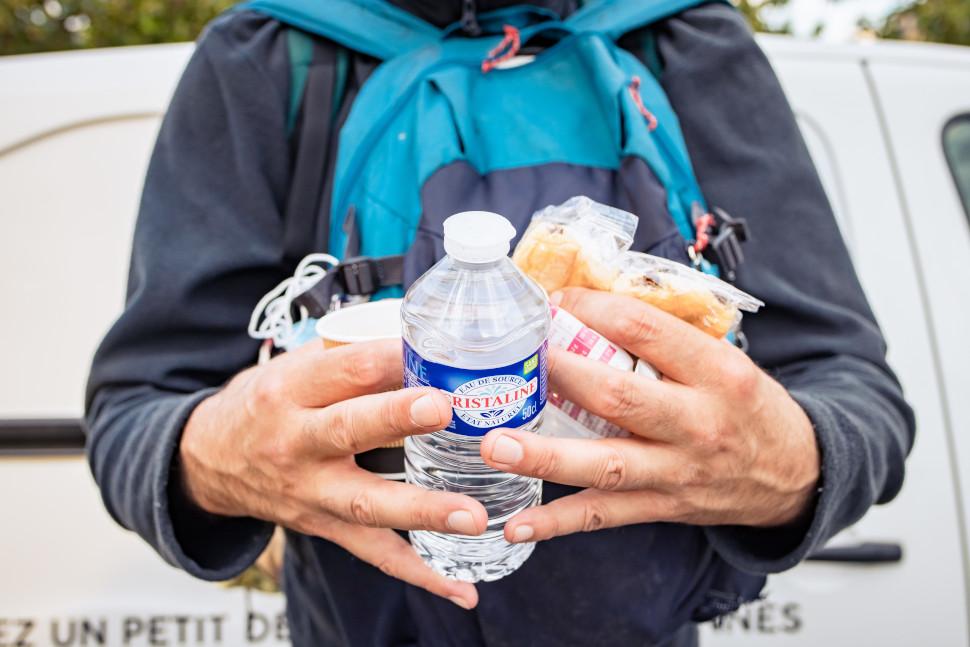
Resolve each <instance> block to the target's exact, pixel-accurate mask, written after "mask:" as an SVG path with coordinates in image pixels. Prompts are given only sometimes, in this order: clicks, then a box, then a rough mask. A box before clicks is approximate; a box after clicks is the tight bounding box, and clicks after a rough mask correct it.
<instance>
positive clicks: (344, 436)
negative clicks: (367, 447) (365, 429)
mask: <svg viewBox="0 0 970 647" xmlns="http://www.w3.org/2000/svg"><path fill="white" fill-rule="evenodd" d="M327 437H328V441H329V443H330V446H331V447H332V448H333V449H334V451H336V452H338V453H340V454H344V455H348V454H356V453H358V452H360V450H361V438H360V430H359V429H358V425H357V424H356V423H355V422H354V417H353V416H350V415H348V413H347V411H346V410H345V409H344V407H342V406H339V405H335V406H333V407H331V411H330V419H329V421H328V425H327Z"/></svg>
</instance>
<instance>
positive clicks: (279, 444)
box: [260, 433, 299, 470]
mask: <svg viewBox="0 0 970 647" xmlns="http://www.w3.org/2000/svg"><path fill="white" fill-rule="evenodd" d="M266 440H267V442H265V443H264V444H263V446H262V451H261V452H260V453H261V454H262V455H263V458H265V459H266V460H267V461H268V462H269V463H270V464H271V465H273V466H275V467H276V468H277V469H278V470H280V469H283V470H287V469H289V468H291V467H293V466H294V463H295V460H296V457H297V455H298V452H299V449H298V443H297V441H296V440H295V439H294V438H293V435H292V434H287V433H282V434H276V435H274V436H272V437H270V438H268V439H266Z"/></svg>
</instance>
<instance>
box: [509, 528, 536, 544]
mask: <svg viewBox="0 0 970 647" xmlns="http://www.w3.org/2000/svg"><path fill="white" fill-rule="evenodd" d="M534 534H536V531H535V530H533V528H532V526H530V525H527V524H523V525H521V526H518V527H516V529H515V530H513V531H512V542H513V543H516V544H517V543H519V542H523V541H529V540H530V539H532V535H534Z"/></svg>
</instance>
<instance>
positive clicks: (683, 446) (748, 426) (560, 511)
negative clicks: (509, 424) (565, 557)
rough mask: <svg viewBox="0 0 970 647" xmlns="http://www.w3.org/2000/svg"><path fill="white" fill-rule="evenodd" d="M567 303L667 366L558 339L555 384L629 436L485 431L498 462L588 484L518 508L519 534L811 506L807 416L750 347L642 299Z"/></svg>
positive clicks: (571, 297) (759, 519) (763, 517)
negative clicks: (656, 374)
mask: <svg viewBox="0 0 970 647" xmlns="http://www.w3.org/2000/svg"><path fill="white" fill-rule="evenodd" d="M560 306H561V307H562V308H564V309H565V310H567V311H568V312H570V313H572V314H573V315H575V316H576V317H577V318H579V319H580V320H582V321H583V322H584V323H585V324H586V325H587V326H590V327H591V328H593V329H594V330H596V331H597V332H599V333H601V334H602V335H604V336H605V337H606V338H607V339H610V340H611V341H613V342H614V343H617V344H619V345H620V346H622V347H623V348H626V349H627V350H629V351H630V352H631V353H633V354H634V355H636V356H638V357H640V358H642V359H643V360H645V361H647V362H649V363H650V364H651V365H653V366H654V367H655V368H656V369H657V370H658V371H660V372H661V373H662V374H663V376H664V377H663V379H662V380H659V381H658V380H651V379H648V378H644V377H641V376H639V375H636V374H634V373H632V372H624V371H619V370H617V369H614V368H612V367H609V366H607V365H606V364H603V363H600V362H596V361H593V360H590V359H587V358H584V357H580V356H578V355H574V354H571V353H567V352H564V351H558V350H555V351H552V350H551V352H550V360H551V364H550V366H551V369H550V379H551V382H552V385H553V389H554V390H555V391H557V392H558V393H559V394H560V395H561V396H563V397H564V398H566V399H568V400H571V401H573V402H575V403H576V404H578V405H580V406H582V407H584V408H585V409H587V410H588V411H590V412H592V413H595V414H597V415H599V416H601V417H603V418H605V419H607V420H609V421H610V422H613V423H615V424H617V425H619V426H620V427H622V428H624V429H626V430H628V431H630V432H631V433H632V434H633V437H631V438H614V439H605V440H578V439H561V438H547V437H542V436H538V435H536V434H533V433H521V432H516V431H509V430H496V431H493V432H491V433H490V434H488V435H487V436H486V437H485V440H484V441H483V442H482V449H481V452H482V457H483V458H484V459H485V461H486V462H487V463H488V464H489V465H491V466H493V467H495V468H498V469H501V470H504V471H507V472H513V473H515V474H525V475H529V476H535V477H539V478H542V479H545V480H549V481H555V482H557V483H564V484H567V485H576V486H580V487H586V488H589V489H586V490H583V491H582V492H579V493H577V494H574V495H571V496H566V497H563V498H562V499H558V500H556V501H553V502H552V503H549V504H548V505H544V506H541V507H537V508H530V509H528V510H525V511H523V512H521V513H519V514H518V515H517V516H515V517H514V518H513V519H512V520H510V521H509V523H508V524H506V526H505V536H506V538H507V539H508V540H509V541H535V540H541V539H548V538H550V537H555V536H557V535H565V534H569V533H573V532H578V531H584V530H587V531H588V530H596V529H599V528H606V527H611V526H622V525H627V524H634V523H646V522H654V521H676V522H684V523H692V524H702V525H715V524H738V525H749V526H777V525H783V524H786V523H791V522H793V521H795V520H797V519H798V518H799V517H800V516H801V515H802V514H804V513H805V512H806V511H807V510H808V508H809V507H810V505H811V503H812V501H813V498H814V492H815V488H816V484H817V481H818V478H819V455H818V447H817V445H816V441H815V435H814V432H813V430H812V425H811V422H810V421H809V419H808V417H807V416H806V415H805V412H804V411H803V410H802V409H801V407H799V405H798V404H797V403H796V402H795V401H794V400H793V399H792V398H791V396H789V395H788V393H787V391H785V389H784V387H782V386H781V385H780V384H778V383H777V382H775V381H774V380H773V379H771V378H770V377H769V376H768V375H767V374H766V373H764V371H762V370H760V369H759V368H758V367H757V366H755V365H754V363H753V362H752V361H751V360H750V359H749V358H748V357H747V356H746V355H745V354H744V353H743V352H741V351H740V350H738V349H737V348H735V347H733V346H732V345H730V344H728V343H726V342H724V341H721V340H717V339H714V338H712V337H710V336H708V335H706V334H704V333H702V332H700V331H699V330H697V329H696V328H694V327H693V326H690V325H689V324H686V323H684V322H683V321H681V320H679V319H677V318H676V317H673V316H671V315H668V314H666V313H664V312H662V311H660V310H658V309H656V308H653V307H651V306H648V305H646V304H644V303H642V302H640V301H638V300H636V299H632V298H628V297H620V296H615V295H611V294H608V293H604V292H594V291H590V290H582V289H569V290H566V291H564V292H563V293H562V295H561V301H560Z"/></svg>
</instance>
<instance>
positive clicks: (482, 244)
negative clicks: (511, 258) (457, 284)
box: [445, 211, 515, 263]
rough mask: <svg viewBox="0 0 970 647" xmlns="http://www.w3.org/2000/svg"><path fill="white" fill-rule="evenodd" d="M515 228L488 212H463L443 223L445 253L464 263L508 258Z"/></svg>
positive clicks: (495, 214)
mask: <svg viewBox="0 0 970 647" xmlns="http://www.w3.org/2000/svg"><path fill="white" fill-rule="evenodd" d="M513 238H515V227H513V226H512V223H510V222H509V221H508V220H506V219H505V218H503V217H502V216H500V215H498V214H497V213H491V212H490V211H463V212H461V213H456V214H455V215H453V216H451V217H450V218H448V219H447V220H445V253H446V254H448V256H451V257H452V258H454V259H455V260H458V261H462V262H464V263H491V262H493V261H497V260H498V259H500V258H502V257H503V256H508V255H509V248H510V247H511V241H512V239H513Z"/></svg>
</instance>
